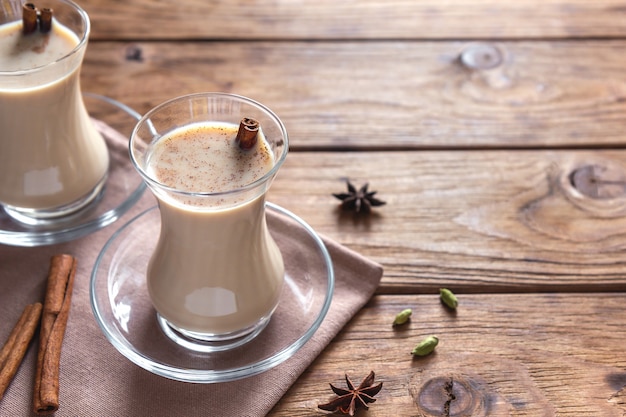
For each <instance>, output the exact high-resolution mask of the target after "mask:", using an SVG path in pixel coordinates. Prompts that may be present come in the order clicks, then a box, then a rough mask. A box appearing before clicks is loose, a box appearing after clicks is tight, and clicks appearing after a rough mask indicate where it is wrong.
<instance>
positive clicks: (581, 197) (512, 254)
mask: <svg viewBox="0 0 626 417" xmlns="http://www.w3.org/2000/svg"><path fill="white" fill-rule="evenodd" d="M574 172H577V173H578V174H577V178H576V184H577V186H576V187H575V186H573V185H572V180H571V176H572V173H574ZM346 177H348V178H350V179H351V180H352V181H353V183H354V184H355V185H356V186H360V185H362V184H364V183H365V182H368V181H369V184H370V187H369V190H370V191H378V193H377V194H376V195H377V196H378V197H379V198H380V199H382V200H385V201H386V202H387V204H386V205H385V206H382V207H379V208H376V209H375V210H374V212H373V213H372V214H371V216H369V217H355V216H353V215H352V214H351V213H346V212H343V211H340V210H339V209H338V203H339V201H338V200H337V199H335V198H334V197H333V196H332V195H331V194H332V193H338V192H343V191H345V184H344V178H346ZM625 186H626V151H519V150H518V151H515V152H509V151H476V152H471V151H458V152H452V151H446V152H443V151H430V152H356V153H353V152H346V153H325V152H322V153H315V152H311V153H309V152H293V153H291V154H290V155H288V157H287V161H286V163H285V166H284V167H283V168H282V169H281V171H280V172H279V174H278V177H277V179H276V180H275V181H274V184H273V185H272V188H271V190H270V194H269V200H270V201H272V202H274V203H276V204H278V205H280V206H283V207H285V208H287V209H288V210H290V211H292V212H293V213H295V214H296V215H298V216H300V217H301V218H302V219H304V220H305V221H306V222H308V223H309V224H310V225H311V226H312V227H313V228H314V229H315V230H316V231H318V232H319V233H322V234H324V235H327V236H329V237H331V238H333V239H335V240H337V241H339V242H341V243H342V244H345V245H347V246H348V247H351V248H353V249H355V250H356V251H358V252H360V253H362V254H364V255H365V256H368V257H370V258H372V259H374V260H376V261H378V262H380V263H382V264H383V266H384V267H385V274H384V277H383V282H382V284H381V287H380V289H379V291H380V292H381V293H388V292H394V293H398V292H403V293H420V292H424V291H429V292H432V291H434V290H436V289H437V288H439V287H440V286H442V285H444V286H450V287H451V288H455V289H458V290H462V291H464V292H511V291H512V292H521V291H526V292H532V291H566V292H570V291H590V290H594V289H597V288H602V289H604V290H607V291H608V290H611V291H626V275H625V274H624V269H625V266H624V262H625V257H624V249H625V248H626V194H625V192H624V190H625Z"/></svg>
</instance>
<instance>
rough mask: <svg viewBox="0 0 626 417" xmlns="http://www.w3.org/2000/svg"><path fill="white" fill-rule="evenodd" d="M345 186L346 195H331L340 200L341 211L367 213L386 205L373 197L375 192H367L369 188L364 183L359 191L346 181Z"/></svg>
mask: <svg viewBox="0 0 626 417" xmlns="http://www.w3.org/2000/svg"><path fill="white" fill-rule="evenodd" d="M346 184H347V185H348V192H347V193H339V194H334V193H333V196H335V197H336V198H338V199H339V200H341V207H342V208H343V209H347V210H354V211H356V212H357V213H360V212H361V211H363V212H366V213H367V212H369V211H370V210H371V209H372V207H376V206H382V205H383V204H386V203H385V202H384V201H382V200H379V199H377V198H376V197H374V194H376V191H367V187H368V186H369V184H368V183H365V185H364V186H362V187H361V188H360V189H359V190H357V189H356V187H355V186H354V185H352V183H350V181H348V180H347V181H346Z"/></svg>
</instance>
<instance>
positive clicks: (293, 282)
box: [90, 203, 334, 383]
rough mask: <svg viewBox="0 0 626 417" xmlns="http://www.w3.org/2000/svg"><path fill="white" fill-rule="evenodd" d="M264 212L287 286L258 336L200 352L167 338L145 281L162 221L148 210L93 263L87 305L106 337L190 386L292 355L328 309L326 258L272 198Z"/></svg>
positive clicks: (252, 371) (311, 235)
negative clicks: (89, 301) (221, 347)
mask: <svg viewBox="0 0 626 417" xmlns="http://www.w3.org/2000/svg"><path fill="white" fill-rule="evenodd" d="M266 213H267V222H268V227H269V230H270V233H271V234H272V237H273V238H274V240H276V243H277V244H278V247H279V248H280V251H281V253H282V255H283V258H284V261H285V285H284V287H283V291H282V294H281V298H280V301H279V304H278V307H277V308H276V311H275V312H274V314H273V315H272V317H271V319H270V321H269V323H268V324H267V326H266V327H265V328H264V329H263V330H262V331H261V332H260V333H259V334H258V335H257V336H256V337H254V338H252V339H251V340H249V341H247V342H245V343H243V344H236V345H233V346H232V347H231V348H229V349H224V350H220V349H217V350H212V351H207V352H198V351H194V350H190V349H187V348H184V347H181V346H180V345H178V344H176V343H175V342H174V341H172V340H171V339H170V338H169V337H168V336H166V335H165V333H164V332H163V330H162V328H161V326H160V325H159V323H158V317H157V314H156V311H155V310H154V308H153V307H152V304H151V302H150V299H149V296H148V289H147V287H146V282H145V281H146V280H145V273H146V268H147V264H148V261H149V259H150V255H151V254H152V251H153V249H154V247H155V245H156V241H157V238H158V235H159V230H160V222H161V220H160V216H159V212H158V210H157V209H156V207H153V208H151V209H148V210H146V211H144V212H143V213H141V214H139V215H138V216H137V217H135V218H134V219H132V220H131V221H129V222H128V223H127V224H126V225H124V226H122V228H121V229H120V230H118V231H117V232H116V233H115V234H114V235H113V236H112V237H111V239H110V240H109V241H108V242H107V243H106V245H105V246H104V248H103V249H102V251H101V252H100V255H99V256H98V258H97V260H96V263H95V265H94V269H93V272H92V275H91V288H90V296H91V306H92V310H93V313H94V315H95V318H96V321H97V322H98V325H99V326H100V328H101V329H102V331H103V332H104V335H105V336H106V337H107V339H108V340H109V341H110V342H111V343H112V344H113V346H114V347H115V348H116V349H117V350H118V351H119V352H120V353H122V355H124V356H125V357H126V358H128V359H129V360H130V361H132V362H133V363H135V364H136V365H139V366H140V367H142V368H144V369H146V370H148V371H150V372H153V373H155V374H157V375H160V376H164V377H167V378H170V379H174V380H178V381H185V382H195V383H217V382H226V381H233V380H237V379H241V378H245V377H249V376H252V375H257V374H259V373H262V372H265V371H267V370H269V369H271V368H273V367H274V366H276V365H278V364H280V363H282V362H283V361H285V360H286V359H288V358H290V357H291V356H293V355H294V353H296V351H298V350H299V349H300V348H301V347H302V346H303V345H304V344H305V343H306V342H307V341H308V340H309V339H310V338H311V337H312V336H313V334H314V333H315V332H316V331H317V329H318V328H319V326H320V325H321V323H322V321H323V320H324V317H325V316H326V313H327V312H328V309H329V307H330V302H331V298H332V293H333V289H334V274H333V267H332V261H331V259H330V255H329V254H328V251H327V249H326V247H325V245H324V243H323V242H322V240H321V239H320V237H319V236H318V235H317V234H316V233H315V231H314V230H313V229H312V228H311V227H310V226H309V225H307V224H306V223H305V222H304V221H303V220H301V219H300V218H298V217H297V216H295V215H294V214H292V213H291V212H289V211H287V210H285V209H283V208H281V207H279V206H276V205H274V204H271V203H267V206H266Z"/></svg>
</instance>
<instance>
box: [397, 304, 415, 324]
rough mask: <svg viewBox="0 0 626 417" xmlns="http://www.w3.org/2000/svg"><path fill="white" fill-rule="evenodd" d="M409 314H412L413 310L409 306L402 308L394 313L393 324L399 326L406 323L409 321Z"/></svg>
mask: <svg viewBox="0 0 626 417" xmlns="http://www.w3.org/2000/svg"><path fill="white" fill-rule="evenodd" d="M411 314H413V310H411V309H410V308H406V309H404V310H402V311H401V312H399V313H398V314H397V315H396V318H395V319H394V320H393V325H394V326H400V325H402V324H404V323H406V322H407V321H409V318H410V317H411Z"/></svg>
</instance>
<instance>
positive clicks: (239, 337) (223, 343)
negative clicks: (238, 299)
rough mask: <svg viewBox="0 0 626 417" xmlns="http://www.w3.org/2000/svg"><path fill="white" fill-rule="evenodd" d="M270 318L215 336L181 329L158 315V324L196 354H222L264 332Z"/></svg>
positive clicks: (179, 343)
mask: <svg viewBox="0 0 626 417" xmlns="http://www.w3.org/2000/svg"><path fill="white" fill-rule="evenodd" d="M270 318H271V314H270V315H268V316H266V317H263V318H262V319H261V320H259V321H258V322H256V323H255V324H253V325H252V326H250V327H246V328H245V329H241V330H237V331H235V332H231V333H220V334H215V333H198V332H190V331H188V330H183V329H180V328H178V327H176V326H174V325H173V324H171V323H170V322H168V321H167V320H166V319H165V318H163V316H161V315H160V314H159V313H157V322H158V323H159V326H160V327H161V330H163V333H165V335H166V336H167V337H169V338H170V339H171V340H172V341H173V342H174V343H176V344H177V345H179V346H182V347H184V348H186V349H189V350H193V351H196V352H220V351H225V350H230V349H233V348H236V347H238V346H241V345H244V344H246V343H248V342H249V341H250V340H252V339H254V338H255V337H256V336H257V335H258V334H259V333H261V332H262V331H263V329H264V328H265V326H267V323H269V321H270Z"/></svg>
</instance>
